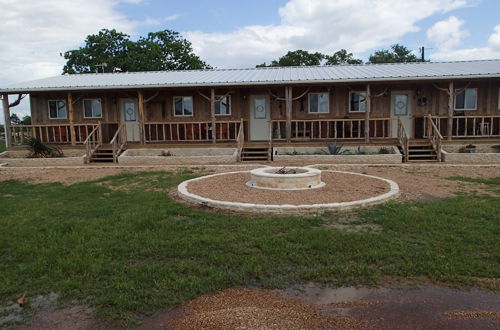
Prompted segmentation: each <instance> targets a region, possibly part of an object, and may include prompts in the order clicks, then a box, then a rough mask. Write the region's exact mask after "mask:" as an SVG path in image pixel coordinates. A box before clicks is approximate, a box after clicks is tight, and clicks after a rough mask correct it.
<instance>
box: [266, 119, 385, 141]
mask: <svg viewBox="0 0 500 330" xmlns="http://www.w3.org/2000/svg"><path fill="white" fill-rule="evenodd" d="M369 125H370V137H371V138H391V118H371V119H370V121H369ZM285 126H286V120H281V119H280V120H273V121H272V132H273V140H285V139H286V128H285ZM364 137H365V119H364V118H360V119H313V120H292V131H291V140H329V139H338V140H355V139H363V138H364Z"/></svg>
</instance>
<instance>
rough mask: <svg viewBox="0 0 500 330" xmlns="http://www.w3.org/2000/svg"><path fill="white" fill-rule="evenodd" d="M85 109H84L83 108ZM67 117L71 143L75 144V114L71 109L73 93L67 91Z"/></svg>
mask: <svg viewBox="0 0 500 330" xmlns="http://www.w3.org/2000/svg"><path fill="white" fill-rule="evenodd" d="M83 111H85V109H83ZM68 119H69V135H70V138H71V145H72V146H74V145H76V134H75V116H74V111H73V95H71V93H70V92H69V93H68Z"/></svg>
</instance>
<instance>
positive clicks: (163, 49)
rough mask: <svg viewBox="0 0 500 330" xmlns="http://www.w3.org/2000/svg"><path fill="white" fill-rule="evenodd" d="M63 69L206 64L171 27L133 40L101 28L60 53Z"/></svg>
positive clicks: (202, 66)
mask: <svg viewBox="0 0 500 330" xmlns="http://www.w3.org/2000/svg"><path fill="white" fill-rule="evenodd" d="M64 58H65V59H66V60H67V61H66V64H65V66H64V68H63V73H91V72H114V71H117V70H119V71H129V72H136V71H159V70H189V69H205V68H210V66H209V65H208V64H206V63H205V62H203V61H202V60H201V59H200V58H199V57H198V56H196V55H195V54H194V52H193V48H192V46H191V43H190V42H189V41H188V40H186V39H184V38H182V36H181V35H180V34H179V33H177V32H175V31H171V30H164V31H159V32H151V33H148V35H147V37H145V38H144V37H141V38H139V40H137V41H132V40H130V36H129V35H127V34H125V33H121V32H118V31H116V30H115V29H113V30H108V29H103V30H101V31H99V33H98V34H93V35H89V36H87V38H86V39H85V46H84V47H80V48H79V49H74V50H69V51H67V52H65V53H64Z"/></svg>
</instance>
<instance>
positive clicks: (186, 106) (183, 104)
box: [174, 96, 193, 116]
mask: <svg viewBox="0 0 500 330" xmlns="http://www.w3.org/2000/svg"><path fill="white" fill-rule="evenodd" d="M174 115H175V116H192V115H193V97H192V96H175V97H174Z"/></svg>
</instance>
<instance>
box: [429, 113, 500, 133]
mask: <svg viewBox="0 0 500 330" xmlns="http://www.w3.org/2000/svg"><path fill="white" fill-rule="evenodd" d="M429 120H430V121H432V122H433V123H434V124H435V126H436V127H437V129H438V130H439V132H440V133H441V135H442V136H444V137H448V132H447V131H446V123H447V120H448V117H446V116H426V117H424V125H423V136H424V137H428V136H427V135H428V130H429V125H428V121H429ZM452 123H453V126H452V138H478V137H485V138H489V137H500V115H488V116H487V115H484V116H454V117H453V119H452Z"/></svg>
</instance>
